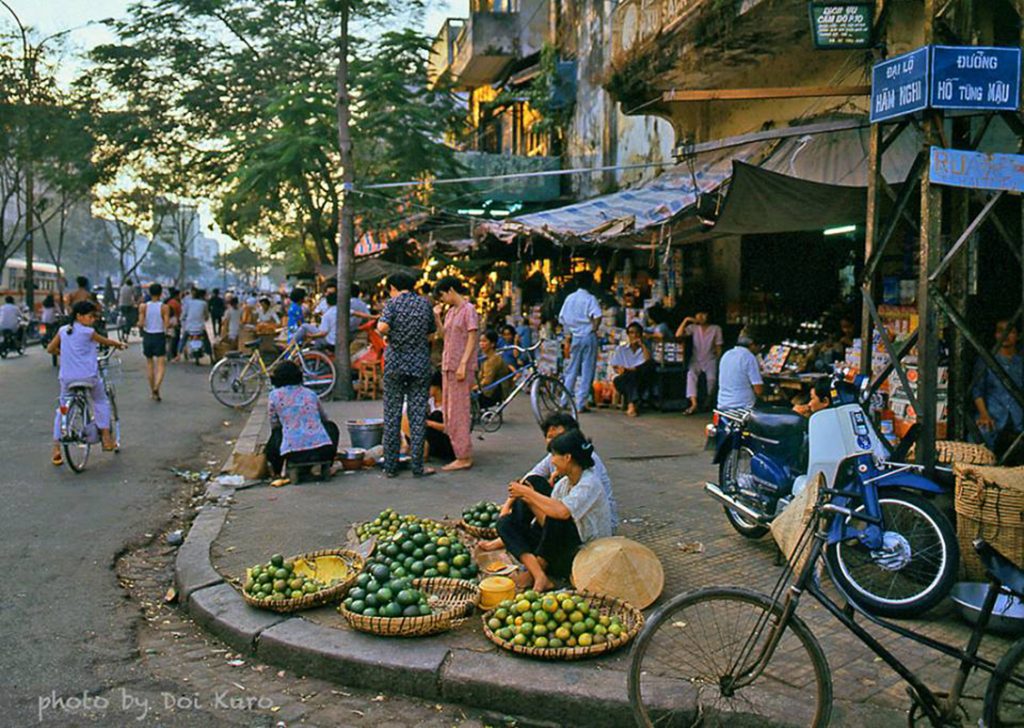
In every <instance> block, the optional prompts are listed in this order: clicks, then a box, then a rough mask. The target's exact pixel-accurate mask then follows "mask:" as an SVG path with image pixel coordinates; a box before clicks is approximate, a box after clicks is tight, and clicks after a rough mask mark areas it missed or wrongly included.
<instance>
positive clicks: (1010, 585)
mask: <svg viewBox="0 0 1024 728" xmlns="http://www.w3.org/2000/svg"><path fill="white" fill-rule="evenodd" d="M974 550H975V551H977V552H978V558H980V559H981V563H982V565H984V567H985V571H986V572H988V574H989V576H991V577H992V578H994V579H997V580H999V581H1000V582H1001V583H1002V585H1003V586H1005V587H1006V588H1007V589H1009V590H1010V591H1012V592H1013V593H1014V594H1016V595H1017V596H1019V597H1024V570H1021V568H1020V567H1019V566H1017V565H1016V564H1015V563H1013V562H1012V561H1010V560H1009V559H1008V558H1006V557H1005V556H1003V555H1002V554H1001V553H999V552H998V551H997V550H996V549H995V547H994V546H992V544H990V543H989V542H988V541H986V540H985V539H982V538H978V539H975V540H974Z"/></svg>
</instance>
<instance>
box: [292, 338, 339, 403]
mask: <svg viewBox="0 0 1024 728" xmlns="http://www.w3.org/2000/svg"><path fill="white" fill-rule="evenodd" d="M298 359H299V361H298V363H299V366H300V367H302V384H303V385H304V386H306V387H308V388H310V389H312V390H313V391H314V392H316V396H317V397H319V398H320V399H326V398H327V396H328V395H329V394H330V393H331V392H332V391H333V390H334V380H335V379H336V378H337V372H336V371H335V369H334V362H333V361H331V357H329V356H327V355H326V354H324V353H323V352H322V351H312V350H310V351H300V352H299V355H298Z"/></svg>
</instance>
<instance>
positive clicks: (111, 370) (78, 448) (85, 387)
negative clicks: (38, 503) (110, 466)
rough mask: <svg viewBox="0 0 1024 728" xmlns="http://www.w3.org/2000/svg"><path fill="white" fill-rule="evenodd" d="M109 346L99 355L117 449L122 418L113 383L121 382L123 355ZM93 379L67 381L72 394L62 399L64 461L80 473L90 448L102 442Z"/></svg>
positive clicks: (61, 437) (101, 374)
mask: <svg viewBox="0 0 1024 728" xmlns="http://www.w3.org/2000/svg"><path fill="white" fill-rule="evenodd" d="M113 353H114V350H113V349H110V350H108V351H107V352H106V353H105V354H102V355H100V356H99V357H98V359H97V361H98V363H99V375H100V379H101V380H102V381H103V391H104V392H106V394H107V399H108V400H109V401H110V434H111V435H112V436H113V438H114V452H115V453H116V452H120V450H121V422H120V420H119V419H118V416H117V397H116V393H115V390H114V386H115V385H116V384H119V383H120V382H121V378H122V369H121V359H120V358H119V357H114V356H113ZM92 386H93V385H92V382H90V381H88V380H82V381H80V382H71V383H70V384H68V392H69V394H68V395H67V397H65V399H64V400H63V401H61V402H59V408H60V443H61V447H62V448H63V450H64V462H66V463H67V464H68V467H69V468H71V470H72V471H73V472H76V473H81V472H82V471H83V470H85V466H86V464H88V462H89V452H90V451H91V449H92V446H93V445H97V444H99V442H100V434H99V429H98V428H97V427H96V421H95V418H94V416H93V404H92V397H91V396H90V395H89V392H90V391H91V390H92Z"/></svg>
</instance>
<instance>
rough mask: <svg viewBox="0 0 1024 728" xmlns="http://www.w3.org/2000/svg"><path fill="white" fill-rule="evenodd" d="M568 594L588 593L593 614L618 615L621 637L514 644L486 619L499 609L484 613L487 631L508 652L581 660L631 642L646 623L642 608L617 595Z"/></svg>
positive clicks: (488, 635) (544, 658) (609, 636)
mask: <svg viewBox="0 0 1024 728" xmlns="http://www.w3.org/2000/svg"><path fill="white" fill-rule="evenodd" d="M566 593H567V594H578V595H580V596H582V597H586V598H587V599H589V600H590V612H591V614H593V613H594V612H597V613H598V614H603V615H606V616H608V617H618V618H619V620H620V621H621V622H622V626H623V628H624V629H625V631H624V632H623V633H622V634H620V635H619V636H618V637H614V636H612V635H608V639H607V641H605V642H603V643H602V644H599V645H590V646H589V647H579V646H577V647H555V648H551V647H530V646H528V645H515V644H512V643H511V642H506V641H505V640H503V639H501V638H500V637H498V635H496V634H494V632H493V631H492V630H491V628H490V627H488V626H487V620H489V619H490V618H491V617H492V616H494V612H495V611H497V609H492V610H490V611H489V612H487V613H486V614H484V616H483V623H484V634H485V635H487V639H489V640H490V641H491V642H493V643H494V644H496V645H498V647H501V648H502V649H504V650H508V651H509V652H515V653H517V654H520V655H526V656H527V657H535V658H537V659H540V660H562V661H569V660H582V659H585V658H587V657H594V656H596V655H601V654H604V653H605V652H612V651H614V650H617V649H619V648H620V647H623V646H624V645H627V644H629V642H630V641H631V640H632V639H633V638H634V637H636V636H637V635H638V634H639V633H640V630H641V629H642V628H643V626H644V615H643V614H642V613H641V612H640V610H639V609H637V608H636V607H634V606H632V605H631V604H627V603H626V602H624V601H622V600H621V599H616V598H614V597H606V596H603V595H601V594H591V593H589V592H586V591H579V592H566Z"/></svg>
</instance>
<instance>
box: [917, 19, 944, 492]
mask: <svg viewBox="0 0 1024 728" xmlns="http://www.w3.org/2000/svg"><path fill="white" fill-rule="evenodd" d="M924 8H925V10H924V42H925V44H928V45H930V44H932V43H934V42H935V13H936V10H937V8H936V0H925V4H924ZM942 118H943V117H942V113H941V112H939V111H934V112H926V114H925V120H924V125H923V131H924V143H925V145H926V147H927V146H931V145H934V144H936V143H938V138H939V134H940V133H941V131H942ZM920 231H921V232H920V248H919V253H918V256H919V260H918V276H917V314H918V338H917V373H918V385H917V386H918V390H917V395H918V397H917V398H918V402H919V403H920V405H921V406H920V408H919V411H918V412H917V422H918V424H919V425H920V427H921V429H920V433H919V434H918V439H917V462H918V464H919V465H923V466H924V468H925V470H926V472H930V471H931V470H933V469H934V467H935V439H936V418H935V414H936V401H937V396H936V395H937V392H938V359H939V326H938V312H937V310H936V307H935V304H934V302H933V301H932V300H931V295H930V292H929V290H928V289H929V276H930V274H931V271H932V269H933V268H934V267H935V265H936V264H937V263H938V261H939V259H940V258H941V255H942V189H941V188H940V187H935V186H933V185H932V183H931V174H930V172H929V170H928V169H927V168H926V169H925V171H924V173H923V174H922V176H921V228H920Z"/></svg>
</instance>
